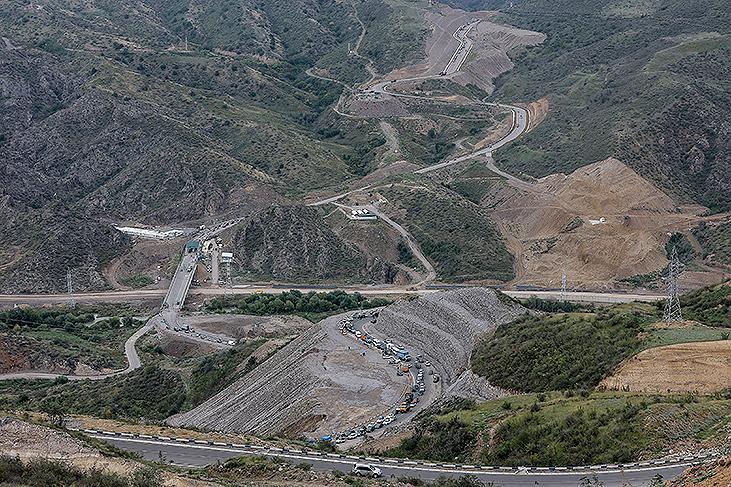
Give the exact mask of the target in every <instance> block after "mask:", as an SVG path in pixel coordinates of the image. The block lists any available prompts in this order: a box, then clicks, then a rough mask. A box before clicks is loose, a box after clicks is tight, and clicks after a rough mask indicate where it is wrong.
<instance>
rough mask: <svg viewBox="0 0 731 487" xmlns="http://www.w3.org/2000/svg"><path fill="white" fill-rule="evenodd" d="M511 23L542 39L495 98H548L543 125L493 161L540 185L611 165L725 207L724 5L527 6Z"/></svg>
mask: <svg viewBox="0 0 731 487" xmlns="http://www.w3.org/2000/svg"><path fill="white" fill-rule="evenodd" d="M502 17H503V19H504V20H508V21H509V22H510V23H511V24H513V25H517V26H520V27H525V28H529V29H532V30H536V31H539V32H544V33H546V34H547V36H548V39H547V41H546V42H544V43H543V44H541V45H540V46H536V47H533V48H530V49H528V50H524V51H522V52H521V53H519V56H518V58H517V61H516V65H517V66H516V68H515V69H514V70H512V71H510V72H508V73H506V74H505V75H504V76H502V77H501V78H500V79H499V80H498V82H497V85H498V90H497V92H496V98H498V99H500V100H515V101H517V100H523V101H530V100H534V99H538V98H540V97H543V96H548V98H549V100H550V106H551V111H550V113H549V116H548V118H547V119H546V120H545V121H544V122H543V123H542V124H541V125H540V126H539V127H537V128H536V129H535V130H533V131H532V132H531V133H530V134H529V135H528V136H526V137H525V138H523V139H521V140H520V141H519V142H518V143H516V144H514V145H513V146H512V147H511V148H510V149H508V150H506V151H504V152H503V153H501V154H499V156H498V158H499V160H498V162H499V163H500V164H501V165H503V166H505V167H509V168H511V169H513V170H516V171H523V172H526V173H528V174H531V175H534V176H544V175H547V174H550V173H552V172H556V171H562V172H568V171H571V170H573V169H575V168H577V167H579V166H581V165H584V164H586V163H589V162H592V161H596V160H602V159H605V158H607V157H610V156H613V157H616V158H618V159H620V160H622V161H623V162H625V163H626V164H628V165H629V166H631V167H632V168H633V169H635V170H636V171H638V172H639V173H640V174H641V175H642V176H644V177H647V178H649V179H650V180H652V181H653V182H655V183H657V184H658V185H659V186H660V187H662V188H664V189H667V190H669V191H671V192H672V194H674V195H675V196H677V197H678V198H680V199H683V200H685V201H695V202H698V203H701V204H704V205H706V206H708V207H710V208H711V209H712V210H716V211H724V210H728V209H729V208H731V206H730V205H731V200H729V198H728V195H729V194H731V178H729V177H728V174H731V148H730V147H729V143H728V141H729V140H731V137H729V136H730V135H731V122H730V121H729V120H730V119H729V116H728V113H729V110H731V97H729V92H730V88H731V85H729V79H731V78H729V76H728V73H729V69H731V62H730V61H729V60H730V59H731V56H730V55H729V54H731V51H730V48H729V45H730V43H729V39H730V37H729V35H731V17H730V16H729V10H728V8H727V6H726V5H725V2H723V1H720V0H693V1H689V0H656V1H651V2H643V3H642V5H634V6H631V5H630V6H627V3H626V2H619V1H616V2H610V3H606V2H599V1H597V0H581V1H579V2H573V1H571V2H569V1H564V0H560V1H550V2H549V1H547V0H525V1H523V2H520V3H517V4H516V5H515V6H514V8H512V9H506V10H505V12H504V14H503V16H502Z"/></svg>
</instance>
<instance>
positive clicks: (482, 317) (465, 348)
mask: <svg viewBox="0 0 731 487" xmlns="http://www.w3.org/2000/svg"><path fill="white" fill-rule="evenodd" d="M524 312H525V309H524V308H522V307H521V306H520V305H517V304H506V303H503V302H502V301H501V300H500V298H499V297H498V296H497V295H496V293H495V292H494V291H491V290H487V289H464V290H458V291H446V292H440V293H436V294H431V295H429V296H425V297H423V298H419V299H417V300H414V301H405V302H398V303H396V304H393V305H391V306H388V307H386V308H383V309H376V310H373V311H370V312H355V313H347V314H344V315H336V316H333V317H330V318H327V319H325V320H323V321H321V322H320V323H318V324H316V325H314V326H312V327H311V328H310V329H309V330H307V331H305V332H304V333H302V334H301V335H300V336H298V337H297V338H295V339H294V340H292V341H291V342H290V343H289V344H288V345H286V346H285V347H283V348H282V349H281V350H279V351H278V352H277V353H276V354H274V355H273V356H272V357H271V358H269V359H268V360H267V361H266V362H264V363H263V364H262V365H260V366H259V367H257V368H256V369H255V370H254V371H252V372H250V373H249V374H246V375H244V376H243V377H242V378H240V379H239V380H237V381H236V383H234V384H232V385H231V386H229V387H228V388H227V389H225V390H224V391H222V392H221V393H219V394H217V395H216V396H214V397H212V398H211V399H209V400H208V401H206V402H205V403H203V404H201V405H200V406H198V407H197V408H195V409H193V410H192V411H189V412H187V413H184V414H182V415H179V416H175V417H172V418H170V419H169V420H168V423H169V424H171V425H173V426H188V427H196V428H204V429H212V430H217V431H225V432H242V433H252V434H257V435H282V436H287V437H292V438H297V437H300V436H305V437H311V438H319V437H321V436H331V437H333V438H334V439H335V440H336V441H337V440H341V439H342V440H343V442H345V441H347V442H351V443H352V442H353V441H358V440H360V438H361V437H362V436H363V435H365V433H369V434H370V435H371V436H374V435H375V436H380V435H388V434H390V432H392V431H393V430H394V429H397V427H398V426H399V425H404V424H405V423H407V422H408V420H409V419H410V418H411V417H413V415H414V414H415V413H416V412H418V411H419V410H422V409H423V408H424V407H426V406H428V405H429V404H430V403H432V402H434V401H436V400H439V399H443V398H445V397H449V396H451V395H455V396H458V397H471V398H476V399H487V398H495V397H499V396H501V395H503V394H505V393H504V392H503V391H501V390H499V389H496V388H494V387H491V386H490V385H489V384H488V383H487V382H486V381H484V379H482V380H480V379H477V378H475V377H474V376H473V375H472V374H471V373H470V372H469V371H468V369H469V357H470V354H471V352H472V347H473V345H474V341H475V339H476V338H477V337H478V336H480V335H481V334H484V333H487V332H490V331H492V330H494V329H495V327H497V326H498V325H500V324H505V323H508V322H509V321H511V320H512V319H514V318H515V317H516V316H519V315H521V314H522V313H524ZM435 378H436V379H435ZM419 384H423V387H421V386H419ZM415 385H416V386H417V387H416V388H415V387H414V386H415ZM417 396H418V398H419V399H417V401H414V398H416V397H417ZM405 398H407V399H408V402H407V403H406V404H404V402H405ZM379 420H380V422H379ZM381 428H383V429H381ZM353 433H355V435H354V434H353ZM338 443H339V441H338ZM351 443H348V444H347V445H346V446H351Z"/></svg>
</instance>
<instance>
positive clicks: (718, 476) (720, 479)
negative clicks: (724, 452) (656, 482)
mask: <svg viewBox="0 0 731 487" xmlns="http://www.w3.org/2000/svg"><path fill="white" fill-rule="evenodd" d="M669 485H670V487H728V486H729V485H731V457H726V458H722V459H720V460H717V461H715V462H713V463H710V464H705V465H698V466H694V467H691V468H689V469H688V470H686V471H685V472H683V474H682V475H681V476H680V477H678V478H676V479H674V480H672V481H671V482H670V484H669Z"/></svg>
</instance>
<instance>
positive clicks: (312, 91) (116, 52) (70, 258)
mask: <svg viewBox="0 0 731 487" xmlns="http://www.w3.org/2000/svg"><path fill="white" fill-rule="evenodd" d="M372 4H373V5H372V7H373V8H375V9H381V10H383V9H385V10H383V12H386V14H388V12H389V11H388V9H387V8H386V7H385V4H382V2H381V1H380V0H378V1H375V2H372ZM36 7H37V8H36ZM379 11H380V10H379ZM242 27H243V28H242ZM0 31H1V32H2V33H3V37H2V38H1V39H0V105H1V106H2V109H1V110H0V178H2V181H3V185H2V187H0V214H1V215H2V217H3V218H2V221H0V235H2V237H3V242H4V243H6V246H5V248H3V249H2V250H0V284H1V285H2V286H3V288H4V289H5V292H37V291H59V290H63V289H65V284H66V283H65V276H66V270H67V268H68V269H70V270H71V271H72V275H73V283H74V288H75V289H76V290H79V291H84V290H91V289H100V288H104V287H106V285H107V284H106V282H105V281H104V279H103V277H102V271H101V270H102V268H103V267H104V266H105V265H106V264H107V263H108V262H109V261H110V260H111V259H113V258H115V257H117V256H119V255H121V254H124V253H125V252H127V251H128V249H129V247H130V242H129V241H128V239H126V238H125V237H124V236H123V235H121V234H119V233H118V232H116V231H115V230H113V229H112V228H111V223H116V222H131V223H141V224H173V225H181V224H197V223H198V222H201V221H206V220H207V219H209V218H212V217H217V216H219V215H221V214H236V215H239V216H246V215H250V214H253V213H255V212H256V211H258V210H259V209H261V208H265V207H268V206H269V205H270V204H272V203H279V202H283V201H285V200H286V199H287V198H286V196H284V195H285V194H288V193H289V192H290V191H291V190H292V189H296V190H297V191H300V192H301V191H305V190H308V189H312V188H321V187H323V186H328V185H331V184H337V183H338V182H342V181H344V180H346V179H348V178H350V177H352V176H353V174H354V172H356V173H360V172H361V171H362V170H363V167H364V166H365V164H367V162H368V161H369V160H370V159H371V158H372V155H370V154H367V150H366V151H363V150H362V148H361V147H359V144H360V143H361V142H362V139H363V137H366V138H367V137H371V135H369V134H370V129H369V128H368V123H366V124H365V125H366V126H364V125H363V124H358V126H357V132H355V131H353V133H352V134H351V133H349V131H350V130H351V129H350V128H349V127H345V128H342V127H338V126H337V124H333V123H332V121H328V122H326V128H323V127H325V126H321V125H320V121H319V116H320V114H321V113H322V112H323V111H324V110H325V109H326V107H327V106H328V105H329V104H330V103H331V102H332V101H333V100H334V99H336V98H337V95H338V94H339V90H340V89H341V88H340V87H339V86H337V85H335V84H333V83H328V82H324V81H319V80H314V79H313V78H310V77H308V76H307V75H306V74H305V71H306V69H307V68H308V67H310V66H313V65H314V64H315V63H318V66H321V67H324V68H325V69H327V68H328V67H329V66H328V64H327V60H325V61H323V59H324V56H325V54H326V53H329V52H332V51H333V50H334V49H339V48H340V46H342V47H343V48H345V46H347V45H348V44H349V43H350V44H352V43H354V41H355V39H356V38H357V36H358V35H359V33H360V26H359V24H358V22H357V19H356V11H355V10H354V9H353V8H352V7H351V6H350V5H349V4H345V3H342V2H336V1H332V0H298V1H296V2H258V1H254V0H247V1H244V2H240V3H238V4H236V5H233V4H230V3H229V2H225V1H219V0H215V1H212V2H206V3H205V4H204V5H203V4H199V3H196V2H188V1H178V0H164V1H157V0H150V1H146V2H142V3H134V2H132V3H130V2H126V1H122V2H118V3H116V4H115V5H114V6H111V5H109V4H107V3H104V2H96V1H92V2H87V3H85V4H83V5H82V4H78V3H75V2H69V1H67V0H49V1H47V2H43V4H39V5H37V6H34V7H30V6H29V5H27V4H25V3H24V2H21V1H15V0H13V1H11V2H9V3H5V4H3V5H0ZM346 54H347V53H344V55H345V57H347V55H346ZM341 57H342V56H341ZM338 59H339V58H338ZM357 59H358V60H359V61H358V62H360V63H361V64H362V63H364V62H365V61H363V60H361V59H360V58H357ZM333 62H335V58H333ZM356 68H357V66H356ZM356 68H354V69H355V71H352V70H351V71H352V72H351V74H352V75H353V76H355V78H363V77H365V76H366V75H367V73H365V71H364V70H363V69H362V66H361V68H357V69H356ZM358 69H360V70H361V71H362V72H361V73H360V74H358ZM341 128H342V130H341ZM353 130H355V128H353ZM364 161H365V162H364ZM302 231H304V230H302ZM336 252H337V251H336ZM340 252H342V251H340Z"/></svg>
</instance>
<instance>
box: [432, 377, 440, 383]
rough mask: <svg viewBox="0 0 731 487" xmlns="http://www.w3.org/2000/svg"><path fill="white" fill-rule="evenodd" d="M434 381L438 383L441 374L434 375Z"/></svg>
mask: <svg viewBox="0 0 731 487" xmlns="http://www.w3.org/2000/svg"><path fill="white" fill-rule="evenodd" d="M432 381H433V382H434V383H435V384H436V383H437V382H439V376H438V375H435V376H434V377H432Z"/></svg>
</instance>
